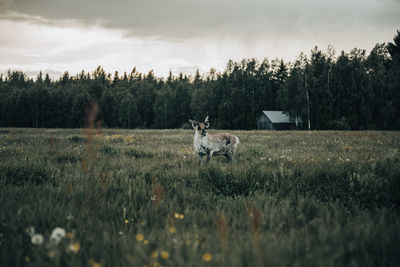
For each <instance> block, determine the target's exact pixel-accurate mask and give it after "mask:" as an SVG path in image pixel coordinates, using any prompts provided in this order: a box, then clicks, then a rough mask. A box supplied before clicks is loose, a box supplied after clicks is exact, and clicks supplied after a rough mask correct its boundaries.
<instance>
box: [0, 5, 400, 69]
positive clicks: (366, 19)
mask: <svg viewBox="0 0 400 267" xmlns="http://www.w3.org/2000/svg"><path fill="white" fill-rule="evenodd" d="M398 14H400V1H398V0H353V1H348V0H337V1H320V0H302V1H292V0H280V1H275V0H202V1H199V0H196V1H194V0H116V1H109V0H84V1H82V0H68V1H64V0H35V1H30V0H0V31H1V32H2V34H1V35H0V58H1V59H2V60H1V62H0V72H1V71H2V70H4V69H8V68H12V69H13V68H17V69H24V70H29V71H32V72H33V71H34V70H44V69H52V70H53V71H54V73H62V72H63V71H65V70H68V71H70V72H71V73H77V72H80V71H81V70H82V69H85V70H86V71H91V70H93V69H94V68H95V67H96V66H97V65H102V66H103V67H104V68H105V69H106V71H109V72H114V71H115V70H118V71H120V72H123V71H128V72H129V71H130V70H131V69H132V68H133V67H134V66H136V67H137V68H138V70H139V71H141V72H148V71H149V70H150V69H153V70H154V72H155V73H156V75H161V76H167V75H168V72H169V70H170V69H171V70H172V72H173V73H177V72H181V71H182V72H184V73H191V74H193V73H194V72H195V70H196V69H199V70H200V72H202V73H204V72H206V71H207V70H209V69H210V68H211V67H212V68H216V69H217V70H222V69H224V68H225V64H226V63H227V62H228V60H229V59H232V60H235V61H239V60H241V59H243V58H250V57H255V58H258V59H263V58H264V57H268V58H270V59H271V58H275V57H278V58H283V59H284V60H286V61H292V60H294V59H295V57H296V56H297V55H298V54H299V53H300V52H302V51H303V52H306V53H307V52H309V51H310V49H312V48H313V47H314V45H318V46H319V47H320V48H322V49H326V48H327V46H328V45H329V44H331V45H333V46H334V47H335V48H336V50H337V51H340V50H345V51H348V50H350V49H352V48H354V47H358V48H363V49H371V48H372V47H373V46H374V45H375V44H376V43H377V42H387V41H390V40H392V38H393V36H394V34H395V30H396V29H399V28H400V24H399V21H398Z"/></svg>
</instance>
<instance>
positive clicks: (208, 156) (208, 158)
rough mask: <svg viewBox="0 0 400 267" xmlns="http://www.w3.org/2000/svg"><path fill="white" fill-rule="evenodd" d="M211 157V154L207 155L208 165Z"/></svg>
mask: <svg viewBox="0 0 400 267" xmlns="http://www.w3.org/2000/svg"><path fill="white" fill-rule="evenodd" d="M211 157H212V152H208V153H207V163H210V161H211Z"/></svg>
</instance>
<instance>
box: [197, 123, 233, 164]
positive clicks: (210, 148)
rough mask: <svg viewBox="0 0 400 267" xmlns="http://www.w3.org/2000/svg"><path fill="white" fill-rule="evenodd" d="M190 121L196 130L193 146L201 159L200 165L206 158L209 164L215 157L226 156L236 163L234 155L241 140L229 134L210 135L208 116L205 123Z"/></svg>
mask: <svg viewBox="0 0 400 267" xmlns="http://www.w3.org/2000/svg"><path fill="white" fill-rule="evenodd" d="M189 121H190V122H191V123H192V127H193V129H194V130H195V133H194V138H193V146H194V149H195V151H196V152H197V154H198V155H199V157H200V164H201V163H202V161H203V157H204V156H206V157H207V162H209V161H210V160H211V157H212V156H214V155H224V156H225V157H226V158H227V159H228V160H230V161H235V159H234V157H233V153H234V152H235V150H236V148H237V146H238V144H239V138H237V137H236V136H234V135H232V134H229V133H223V134H208V133H207V132H206V129H207V128H208V127H209V122H208V116H207V117H206V119H205V121H204V123H199V122H197V121H192V120H189Z"/></svg>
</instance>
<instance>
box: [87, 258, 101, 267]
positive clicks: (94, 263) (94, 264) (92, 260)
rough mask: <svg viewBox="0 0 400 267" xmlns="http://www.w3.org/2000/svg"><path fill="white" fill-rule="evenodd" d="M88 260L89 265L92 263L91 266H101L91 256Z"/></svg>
mask: <svg viewBox="0 0 400 267" xmlns="http://www.w3.org/2000/svg"><path fill="white" fill-rule="evenodd" d="M88 262H89V264H90V265H92V267H100V266H101V264H100V263H98V262H96V261H95V260H94V259H93V258H90V259H89V260H88Z"/></svg>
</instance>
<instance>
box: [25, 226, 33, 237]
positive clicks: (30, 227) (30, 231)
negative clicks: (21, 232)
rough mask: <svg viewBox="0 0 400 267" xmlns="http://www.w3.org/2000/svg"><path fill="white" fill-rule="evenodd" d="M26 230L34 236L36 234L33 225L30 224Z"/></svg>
mask: <svg viewBox="0 0 400 267" xmlns="http://www.w3.org/2000/svg"><path fill="white" fill-rule="evenodd" d="M25 232H26V233H27V234H28V235H29V236H30V237H32V236H33V235H34V234H35V228H34V227H33V226H29V227H28V228H26V229H25Z"/></svg>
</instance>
